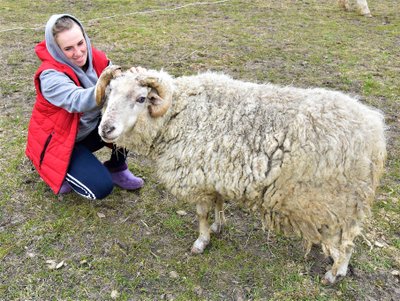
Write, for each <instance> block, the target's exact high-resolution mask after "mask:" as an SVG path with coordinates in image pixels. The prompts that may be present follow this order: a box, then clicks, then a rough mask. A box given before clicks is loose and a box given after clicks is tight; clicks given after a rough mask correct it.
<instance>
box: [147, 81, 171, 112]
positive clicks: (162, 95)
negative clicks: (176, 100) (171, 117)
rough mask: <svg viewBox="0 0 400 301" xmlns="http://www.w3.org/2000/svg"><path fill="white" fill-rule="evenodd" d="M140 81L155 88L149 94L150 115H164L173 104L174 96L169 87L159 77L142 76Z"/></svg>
mask: <svg viewBox="0 0 400 301" xmlns="http://www.w3.org/2000/svg"><path fill="white" fill-rule="evenodd" d="M139 82H140V84H141V85H143V86H148V87H150V88H152V89H154V91H151V92H150V93H149V95H148V97H149V99H150V106H149V113H150V116H151V117H154V118H157V117H160V116H163V115H164V114H165V113H166V112H167V111H168V109H169V107H170V106H171V98H172V96H171V92H170V89H169V87H167V86H166V85H164V84H163V83H162V81H161V80H160V79H159V78H157V77H145V78H140V79H139Z"/></svg>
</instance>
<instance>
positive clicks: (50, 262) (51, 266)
mask: <svg viewBox="0 0 400 301" xmlns="http://www.w3.org/2000/svg"><path fill="white" fill-rule="evenodd" d="M46 264H47V267H48V268H49V269H50V270H54V269H55V268H56V266H57V263H56V261H55V260H52V259H49V260H46Z"/></svg>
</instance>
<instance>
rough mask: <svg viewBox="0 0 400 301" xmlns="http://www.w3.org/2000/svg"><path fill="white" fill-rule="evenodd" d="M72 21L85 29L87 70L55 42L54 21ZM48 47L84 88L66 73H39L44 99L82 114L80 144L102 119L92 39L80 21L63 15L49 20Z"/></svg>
mask: <svg viewBox="0 0 400 301" xmlns="http://www.w3.org/2000/svg"><path fill="white" fill-rule="evenodd" d="M63 16H68V17H70V18H72V19H73V20H74V21H75V22H76V23H78V25H79V26H80V27H81V28H82V31H83V35H84V38H85V40H86V44H87V53H88V63H87V66H88V68H87V70H86V71H84V70H83V69H82V68H80V67H78V66H76V65H74V64H72V63H70V62H69V60H68V58H67V57H66V56H65V55H64V53H63V52H62V50H61V49H60V47H58V45H57V42H56V41H55V39H54V37H53V34H52V28H53V25H54V24H55V22H56V21H57V20H58V19H59V18H61V17H63ZM45 39H46V47H47V50H48V51H49V53H50V54H51V56H52V57H53V58H54V59H55V60H57V61H58V62H60V63H62V64H65V65H68V66H69V67H71V68H72V70H74V72H75V74H76V75H77V76H78V79H79V81H80V83H81V85H82V86H81V87H79V86H77V85H75V83H74V82H73V81H72V80H71V79H70V78H69V77H68V76H67V75H66V74H64V73H62V72H59V71H56V70H52V69H49V70H45V71H43V72H42V73H41V74H40V88H41V90H42V94H43V96H44V97H45V98H46V99H47V100H48V101H49V102H51V103H52V104H54V105H56V106H58V107H61V108H63V109H65V110H67V111H68V112H71V113H77V112H79V113H83V114H82V116H81V119H80V123H79V130H78V135H77V138H76V141H81V140H82V139H84V138H85V137H86V136H87V135H89V133H90V132H92V131H93V130H94V129H95V128H96V126H97V124H98V122H99V120H100V116H101V115H100V110H101V109H100V108H99V107H98V106H97V105H96V100H95V94H94V93H95V86H96V83H97V80H98V77H97V74H96V71H95V70H94V68H93V64H92V46H91V44H90V40H89V38H88V36H87V34H86V32H85V30H84V28H83V26H82V24H81V23H80V21H79V20H78V19H76V18H75V17H73V16H71V15H67V14H60V15H53V16H51V17H50V19H49V21H48V22H47V24H46V29H45Z"/></svg>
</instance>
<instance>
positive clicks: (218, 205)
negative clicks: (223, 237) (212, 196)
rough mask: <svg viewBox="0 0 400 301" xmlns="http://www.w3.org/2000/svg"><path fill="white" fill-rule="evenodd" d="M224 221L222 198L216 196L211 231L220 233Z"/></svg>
mask: <svg viewBox="0 0 400 301" xmlns="http://www.w3.org/2000/svg"><path fill="white" fill-rule="evenodd" d="M225 222H226V219H225V213H224V200H223V199H222V198H221V197H220V196H218V197H217V198H216V200H215V219H214V223H213V224H212V225H211V231H212V232H214V233H217V234H218V233H221V231H222V229H223V228H224V225H225Z"/></svg>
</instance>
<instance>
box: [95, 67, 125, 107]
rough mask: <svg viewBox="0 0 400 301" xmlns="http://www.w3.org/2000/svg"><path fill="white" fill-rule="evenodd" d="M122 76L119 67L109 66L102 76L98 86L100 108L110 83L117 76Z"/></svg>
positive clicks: (97, 93) (97, 94)
mask: <svg viewBox="0 0 400 301" xmlns="http://www.w3.org/2000/svg"><path fill="white" fill-rule="evenodd" d="M121 74H122V69H121V67H120V66H118V65H111V66H108V67H107V68H106V69H104V70H103V72H102V73H101V74H100V77H99V80H98V81H97V84H96V91H95V95H96V103H97V105H98V106H101V105H102V104H103V102H104V99H105V96H106V95H105V94H106V88H107V86H108V85H109V84H110V81H111V80H112V79H113V78H116V77H117V76H120V75H121Z"/></svg>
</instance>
